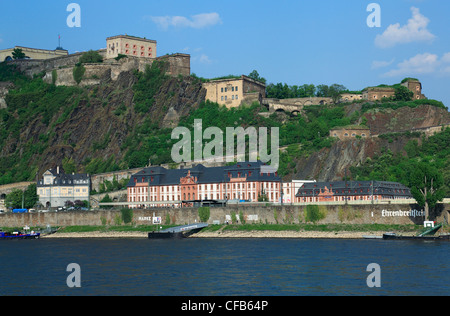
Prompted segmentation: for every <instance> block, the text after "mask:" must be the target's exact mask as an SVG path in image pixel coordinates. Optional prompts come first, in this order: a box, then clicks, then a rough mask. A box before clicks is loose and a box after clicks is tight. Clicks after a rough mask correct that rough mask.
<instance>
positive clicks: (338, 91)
mask: <svg viewBox="0 0 450 316" xmlns="http://www.w3.org/2000/svg"><path fill="white" fill-rule="evenodd" d="M345 90H347V88H346V87H344V86H343V85H341V84H333V85H331V86H330V87H329V88H328V96H329V97H330V98H332V99H333V102H334V103H338V102H339V100H340V99H341V95H342V92H343V91H345Z"/></svg>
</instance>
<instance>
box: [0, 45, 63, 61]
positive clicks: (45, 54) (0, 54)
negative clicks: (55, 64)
mask: <svg viewBox="0 0 450 316" xmlns="http://www.w3.org/2000/svg"><path fill="white" fill-rule="evenodd" d="M14 49H21V50H22V52H23V53H24V54H25V56H26V57H27V58H29V59H51V58H56V57H62V56H67V55H69V52H68V51H67V50H65V49H61V48H57V49H55V50H48V49H40V48H30V47H23V46H16V47H14V48H7V49H3V50H0V62H3V61H8V60H12V59H13V55H12V53H13V51H14Z"/></svg>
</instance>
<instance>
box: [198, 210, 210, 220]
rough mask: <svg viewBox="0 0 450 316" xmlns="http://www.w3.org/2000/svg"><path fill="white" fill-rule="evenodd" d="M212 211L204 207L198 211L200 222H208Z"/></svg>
mask: <svg viewBox="0 0 450 316" xmlns="http://www.w3.org/2000/svg"><path fill="white" fill-rule="evenodd" d="M209 216H210V210H209V207H207V206H204V207H200V208H199V209H198V217H200V221H202V222H207V221H208V220H209Z"/></svg>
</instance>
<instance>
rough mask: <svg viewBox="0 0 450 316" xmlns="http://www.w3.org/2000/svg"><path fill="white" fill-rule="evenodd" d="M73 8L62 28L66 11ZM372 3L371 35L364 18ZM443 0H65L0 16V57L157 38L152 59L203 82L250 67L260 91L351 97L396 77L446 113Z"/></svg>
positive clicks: (10, 6) (448, 42) (448, 58)
mask: <svg viewBox="0 0 450 316" xmlns="http://www.w3.org/2000/svg"><path fill="white" fill-rule="evenodd" d="M72 2H75V3H77V4H79V5H80V8H81V27H79V28H78V27H73V28H71V27H69V26H68V25H67V22H66V20H67V17H68V16H69V14H70V12H67V11H66V8H67V6H68V5H69V4H70V3H72ZM370 3H377V4H379V8H380V20H381V26H380V27H373V28H370V27H369V26H368V25H367V18H368V16H369V15H370V14H371V12H368V11H367V6H368V5H369V4H370ZM449 12H450V1H445V0H395V1H394V0H385V1H373V0H370V1H364V0H340V1H337V0H318V1H303V0H280V1H267V0H260V1H254V0H241V1H235V0H229V1H226V2H224V1H211V0H209V1H204V0H190V1H186V0H165V1H161V0H158V1H154V0H129V1H123V0H122V1H118V0H109V1H103V0H95V1H92V0H78V1H77V0H72V1H62V0H58V1H54V0H53V1H50V0H43V1H31V0H30V1H23V2H22V3H21V5H20V6H18V5H17V4H14V3H13V2H12V1H8V2H6V3H2V5H1V8H0V49H3V48H10V47H14V46H15V45H21V46H27V47H34V48H45V49H54V48H56V46H57V45H58V34H61V45H62V46H63V47H64V48H65V49H68V50H69V52H70V53H73V52H76V51H86V50H89V49H100V48H104V47H106V37H108V36H113V35H118V34H129V35H135V36H140V37H146V38H149V39H154V40H157V42H158V55H164V54H166V53H169V54H170V53H177V52H180V53H187V54H190V55H191V71H192V72H193V73H196V74H197V75H198V76H202V77H205V78H212V77H217V76H223V75H228V74H234V75H240V74H249V73H250V72H251V71H252V70H254V69H256V70H257V71H258V72H259V74H260V75H261V76H263V77H265V78H266V79H267V81H268V83H278V82H283V83H287V84H289V85H294V84H297V85H302V84H305V83H308V84H310V83H312V84H315V85H319V84H328V85H330V84H333V83H339V84H343V85H344V86H346V87H347V88H348V89H350V90H360V89H363V88H365V87H367V86H371V85H378V84H381V83H386V84H394V83H397V82H399V81H401V80H402V79H403V78H405V77H416V78H419V79H420V80H421V81H422V84H423V92H424V94H425V95H426V96H427V97H429V98H433V99H437V100H441V101H443V102H444V104H445V105H446V106H449V105H450V94H448V90H449V88H450V85H449V83H450V34H449V31H450V19H448V13H449Z"/></svg>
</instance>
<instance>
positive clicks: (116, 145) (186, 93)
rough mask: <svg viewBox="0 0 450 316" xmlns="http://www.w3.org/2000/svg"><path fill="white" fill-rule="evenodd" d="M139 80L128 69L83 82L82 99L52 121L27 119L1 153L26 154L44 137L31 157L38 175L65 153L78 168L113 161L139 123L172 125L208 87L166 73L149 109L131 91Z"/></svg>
mask: <svg viewBox="0 0 450 316" xmlns="http://www.w3.org/2000/svg"><path fill="white" fill-rule="evenodd" d="M136 81H137V77H136V74H135V72H133V71H125V72H121V73H120V75H119V76H118V78H117V79H116V80H114V81H113V80H103V81H102V82H101V84H98V85H92V86H83V87H80V92H78V93H77V94H75V95H74V98H79V102H78V103H76V104H75V105H74V106H73V108H71V109H70V111H67V107H65V108H61V109H60V110H59V112H58V113H54V114H53V118H52V120H51V121H50V122H48V124H47V123H44V122H43V119H42V116H41V115H36V116H35V117H32V118H29V121H28V123H27V124H26V126H23V127H22V128H21V130H20V136H19V137H17V138H16V137H13V135H10V136H9V137H8V138H7V139H6V141H5V144H4V146H3V148H2V149H1V153H0V158H2V157H8V156H9V157H19V158H22V154H23V153H24V152H25V151H26V148H28V147H27V146H29V145H30V144H38V143H40V142H42V138H46V139H47V140H46V143H45V148H44V149H43V151H42V152H41V153H37V152H33V155H32V158H31V160H30V161H32V162H33V163H36V164H37V165H38V166H37V168H38V170H36V171H37V173H38V174H39V175H41V174H42V173H43V172H44V171H45V170H47V169H48V168H51V167H54V166H55V165H57V164H58V165H61V163H62V161H63V159H64V158H66V157H71V158H72V159H73V161H74V162H75V163H76V165H77V166H78V170H79V171H82V170H83V168H80V166H81V164H82V163H83V162H86V161H89V160H92V159H101V160H103V161H105V160H107V159H110V158H111V157H113V159H114V161H121V160H122V159H123V157H124V155H125V154H126V151H125V150H123V148H121V146H122V145H123V144H124V142H125V141H126V139H127V138H128V137H130V135H133V132H134V130H135V129H136V128H137V127H142V126H143V125H155V126H157V127H159V128H164V127H169V126H174V125H176V124H177V123H178V121H179V119H180V117H182V116H184V115H187V114H188V113H189V110H190V109H191V108H192V107H196V106H198V104H200V103H201V102H202V101H204V97H205V91H204V90H203V89H202V86H201V83H200V82H197V81H195V80H194V79H193V78H191V77H183V78H181V77H180V78H178V77H177V78H174V77H166V78H165V79H164V81H163V82H162V84H161V86H160V87H159V91H158V92H157V93H156V95H155V96H154V99H155V101H154V103H153V105H152V106H151V108H150V109H149V111H148V112H146V113H141V112H137V111H136V110H135V107H134V105H135V102H134V95H135V93H134V91H133V86H134V84H135V83H136ZM64 111H66V112H67V113H64ZM119 167H125V168H126V167H127V166H125V165H124V166H119Z"/></svg>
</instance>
